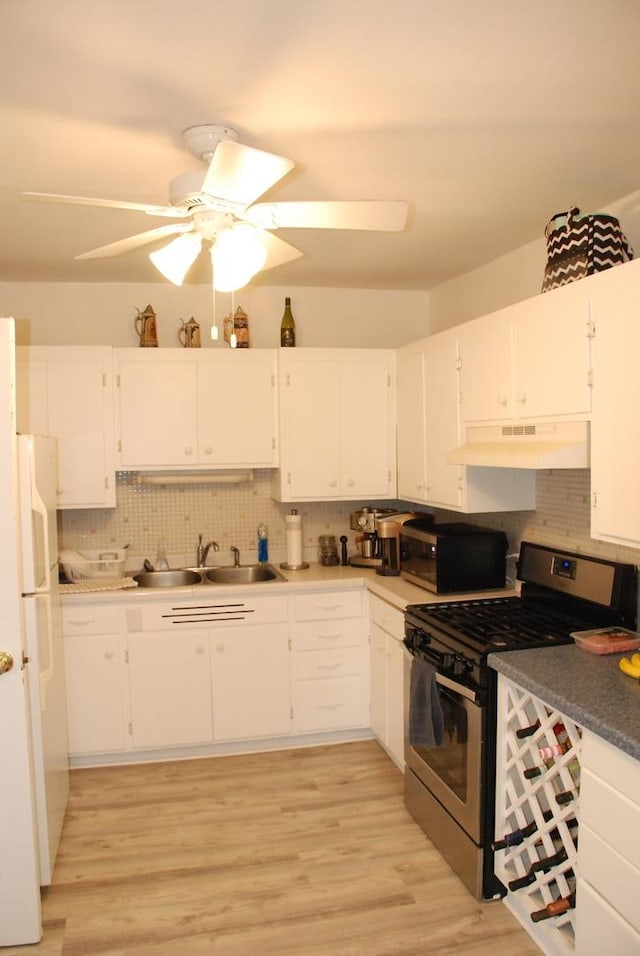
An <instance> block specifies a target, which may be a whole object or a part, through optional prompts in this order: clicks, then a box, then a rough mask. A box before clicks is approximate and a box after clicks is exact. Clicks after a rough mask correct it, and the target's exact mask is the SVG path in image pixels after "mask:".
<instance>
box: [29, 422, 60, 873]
mask: <svg viewBox="0 0 640 956" xmlns="http://www.w3.org/2000/svg"><path fill="white" fill-rule="evenodd" d="M17 446H18V499H19V503H20V515H19V523H18V526H19V529H20V534H19V550H20V555H21V558H20V565H21V576H20V581H21V594H22V620H23V627H24V634H23V643H24V648H25V651H26V655H27V658H28V666H27V668H26V674H27V688H28V702H29V711H30V723H31V745H32V755H33V787H34V803H35V815H36V831H37V835H36V842H37V847H38V858H39V868H40V885H41V886H48V885H49V884H50V883H51V881H52V876H53V868H54V864H55V859H56V854H57V851H58V845H59V843H60V834H61V831H62V824H63V821H64V816H65V811H66V807H67V798H68V794H69V770H68V737H67V706H66V689H65V671H64V645H63V638H62V625H61V609H60V600H59V594H58V535H57V517H56V440H55V439H54V438H45V437H41V436H34V435H19V436H18V440H17Z"/></svg>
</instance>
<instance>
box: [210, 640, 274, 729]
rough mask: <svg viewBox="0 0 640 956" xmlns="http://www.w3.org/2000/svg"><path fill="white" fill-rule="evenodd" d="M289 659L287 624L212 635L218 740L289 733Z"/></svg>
mask: <svg viewBox="0 0 640 956" xmlns="http://www.w3.org/2000/svg"><path fill="white" fill-rule="evenodd" d="M289 657H290V652H289V633H288V628H287V625H286V624H285V623H280V624H261V625H257V626H251V625H248V626H246V627H235V628H220V629H218V630H216V632H215V634H212V635H211V680H212V686H213V730H214V736H215V739H216V740H218V741H221V740H240V739H243V738H245V739H255V738H260V737H280V736H285V735H287V734H289V732H290V725H291V695H290V689H289Z"/></svg>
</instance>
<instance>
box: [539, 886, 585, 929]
mask: <svg viewBox="0 0 640 956" xmlns="http://www.w3.org/2000/svg"><path fill="white" fill-rule="evenodd" d="M567 884H568V886H569V890H570V892H569V893H568V894H567V896H558V897H556V899H555V900H552V901H551V903H547V905H546V906H543V907H542V909H539V910H534V911H533V913H531V914H530V915H531V919H532V921H533V922H534V923H540V922H542V920H545V919H553V917H554V916H561V915H562V913H566V912H567V910H572V909H574V907H575V905H576V881H575V879H573V878H571V879H569V880H567Z"/></svg>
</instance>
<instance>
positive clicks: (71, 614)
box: [62, 604, 121, 635]
mask: <svg viewBox="0 0 640 956" xmlns="http://www.w3.org/2000/svg"><path fill="white" fill-rule="evenodd" d="M120 611H121V608H120V607H117V606H116V605H111V606H109V607H105V606H104V605H102V606H99V605H96V606H95V607H91V605H89V604H83V605H82V606H78V607H72V606H65V605H63V607H62V632H63V634H65V635H67V634H118V633H119V632H120V621H121V615H120Z"/></svg>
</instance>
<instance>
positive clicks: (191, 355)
mask: <svg viewBox="0 0 640 956" xmlns="http://www.w3.org/2000/svg"><path fill="white" fill-rule="evenodd" d="M275 354H276V353H275V351H274V350H272V349H256V350H243V349H240V350H235V351H219V350H213V351H208V352H207V351H202V352H201V351H199V350H192V349H187V350H185V349H162V350H157V349H143V350H140V349H117V350H116V353H115V357H116V362H117V373H118V377H117V384H118V385H119V388H118V434H119V449H120V458H119V467H120V468H122V469H127V468H129V469H138V468H148V469H152V470H153V469H158V470H160V469H163V468H166V469H171V468H179V469H187V470H191V469H194V470H198V469H199V470H205V469H207V468H219V469H224V468H235V467H253V468H260V467H264V468H270V467H273V466H274V464H275V463H276V461H277V452H278V448H277V390H276V381H275V368H276V359H275Z"/></svg>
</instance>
